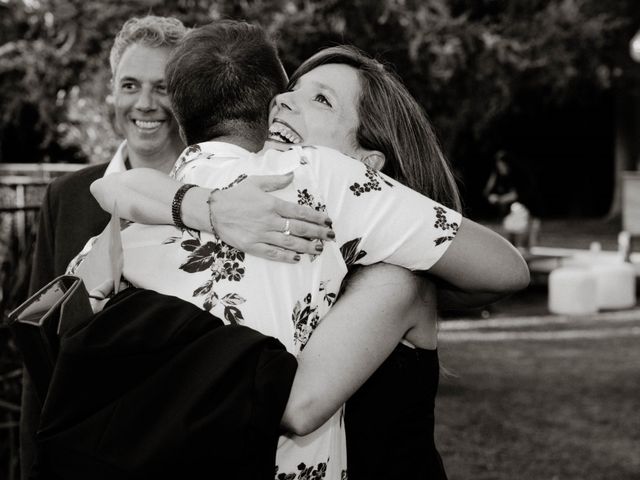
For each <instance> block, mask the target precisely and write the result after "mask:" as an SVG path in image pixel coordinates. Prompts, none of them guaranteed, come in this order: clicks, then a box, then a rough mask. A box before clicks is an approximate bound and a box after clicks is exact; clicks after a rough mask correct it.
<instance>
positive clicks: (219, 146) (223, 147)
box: [198, 141, 253, 157]
mask: <svg viewBox="0 0 640 480" xmlns="http://www.w3.org/2000/svg"><path fill="white" fill-rule="evenodd" d="M198 146H199V147H200V149H201V150H202V151H203V152H211V153H215V154H216V155H222V156H229V157H247V156H249V155H253V153H252V152H250V151H249V150H246V149H244V148H242V147H239V146H238V145H234V144H233V143H227V142H215V141H212V142H202V143H199V144H198Z"/></svg>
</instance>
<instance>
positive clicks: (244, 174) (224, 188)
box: [220, 173, 247, 190]
mask: <svg viewBox="0 0 640 480" xmlns="http://www.w3.org/2000/svg"><path fill="white" fill-rule="evenodd" d="M246 178H247V174H246V173H243V174H242V175H238V178H236V179H235V180H234V181H233V182H231V183H230V184H229V185H227V186H226V187H222V188H221V189H220V190H226V189H227V188H231V187H233V186H234V185H237V184H239V183H240V182H242V181H244V180H246Z"/></svg>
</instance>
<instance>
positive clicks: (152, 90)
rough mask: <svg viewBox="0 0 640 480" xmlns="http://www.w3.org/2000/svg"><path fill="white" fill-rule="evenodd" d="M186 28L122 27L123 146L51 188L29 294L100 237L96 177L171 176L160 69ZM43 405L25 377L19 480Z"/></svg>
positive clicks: (171, 133)
mask: <svg viewBox="0 0 640 480" xmlns="http://www.w3.org/2000/svg"><path fill="white" fill-rule="evenodd" d="M187 31H188V29H187V28H186V27H185V26H184V25H183V24H182V22H180V20H178V19H176V18H169V17H156V16H146V17H142V18H132V19H130V20H128V21H127V22H125V24H124V25H123V26H122V29H121V30H120V32H119V33H118V35H117V36H116V38H115V41H114V44H113V47H112V49H111V54H110V57H109V60H110V64H111V73H112V87H113V99H114V108H115V118H116V128H117V130H118V131H119V133H121V134H122V135H123V136H124V138H125V140H124V141H123V142H122V144H121V145H120V147H119V148H118V150H117V152H116V153H115V155H114V156H113V158H112V160H111V161H110V162H109V163H103V164H100V165H94V166H91V167H87V168H84V169H82V170H79V171H77V172H74V173H71V174H68V175H65V176H63V177H61V178H59V179H57V180H55V181H54V182H52V183H51V184H50V185H49V187H48V188H47V191H46V193H45V197H44V200H43V203H42V207H41V210H40V224H39V228H38V238H37V241H36V250H35V257H34V264H33V269H32V272H31V282H30V285H29V290H30V293H34V292H35V291H37V290H38V289H40V288H41V287H43V286H44V285H46V284H47V283H48V282H50V281H51V280H53V279H54V278H55V277H57V276H58V275H61V274H63V273H64V272H65V269H66V267H67V265H68V263H69V262H70V260H71V259H72V258H73V257H74V256H75V255H76V254H77V253H78V252H79V251H80V250H81V249H82V247H83V246H84V245H85V243H86V242H87V240H88V239H89V238H91V237H93V236H94V235H97V234H99V233H100V232H101V231H102V230H103V229H104V227H105V226H106V224H107V222H108V221H109V218H110V216H109V214H107V213H106V212H104V211H103V210H102V209H101V208H100V206H99V205H98V203H97V202H96V200H95V199H94V198H93V196H92V195H91V193H90V191H89V185H91V183H92V182H93V181H94V180H97V179H98V178H100V177H102V176H104V175H109V174H111V173H115V172H122V171H124V170H127V169H130V168H140V167H147V168H153V169H156V170H159V171H162V172H164V173H169V171H170V170H171V168H172V167H173V164H174V163H175V160H176V158H178V156H179V155H180V152H182V150H183V148H184V144H183V143H182V140H181V139H180V136H179V133H178V125H177V123H176V121H175V119H174V117H173V114H172V113H171V105H170V102H169V98H168V96H167V91H166V84H165V78H164V70H165V66H166V63H167V59H168V57H169V54H170V53H171V50H172V49H173V47H175V45H176V44H177V43H178V42H179V41H180V40H181V39H182V37H184V35H185V34H186V33H187ZM40 409H41V404H40V401H39V400H38V399H37V397H36V396H35V392H34V391H33V387H32V385H31V381H30V380H29V378H28V376H27V375H25V376H24V382H23V396H22V416H21V422H20V427H21V428H20V430H21V434H20V443H21V449H20V450H21V455H20V459H21V465H22V468H21V470H22V478H23V479H26V478H27V477H28V475H29V471H30V470H31V468H32V465H33V463H34V461H35V458H34V454H35V432H36V429H37V426H38V422H39V417H40Z"/></svg>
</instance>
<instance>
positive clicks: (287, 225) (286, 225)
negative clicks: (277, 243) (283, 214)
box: [282, 218, 291, 235]
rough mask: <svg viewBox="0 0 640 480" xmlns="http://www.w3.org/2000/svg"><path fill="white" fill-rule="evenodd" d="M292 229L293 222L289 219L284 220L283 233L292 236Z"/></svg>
mask: <svg viewBox="0 0 640 480" xmlns="http://www.w3.org/2000/svg"><path fill="white" fill-rule="evenodd" d="M290 227H291V222H290V221H289V219H288V218H286V219H285V220H284V228H283V229H282V233H284V234H285V235H291V230H290V229H289V228H290Z"/></svg>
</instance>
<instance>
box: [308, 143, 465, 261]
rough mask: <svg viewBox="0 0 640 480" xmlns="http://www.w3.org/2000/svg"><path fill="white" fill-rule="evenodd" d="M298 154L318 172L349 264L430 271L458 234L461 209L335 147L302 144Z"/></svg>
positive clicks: (323, 194) (321, 187)
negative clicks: (409, 186) (310, 146)
mask: <svg viewBox="0 0 640 480" xmlns="http://www.w3.org/2000/svg"><path fill="white" fill-rule="evenodd" d="M300 155H301V156H302V157H303V161H302V163H307V166H308V167H310V168H311V169H312V170H313V173H314V175H315V176H316V179H315V181H316V182H318V185H319V189H320V191H321V192H322V193H321V194H322V196H323V197H324V200H325V202H326V211H327V213H328V214H329V216H330V217H331V218H332V219H333V221H334V230H335V232H336V240H337V241H338V242H339V246H340V248H341V251H342V254H343V257H344V258H345V261H346V263H347V265H349V264H356V263H357V264H362V265H369V264H373V263H377V262H385V263H390V264H393V265H398V266H401V267H405V268H408V269H410V270H428V269H429V268H430V267H431V266H433V265H434V264H435V263H436V262H437V261H438V260H439V259H440V257H441V256H442V255H443V254H444V252H445V251H446V250H447V248H448V247H449V245H451V242H452V241H453V239H454V238H455V236H456V233H457V231H458V228H459V226H460V222H461V220H462V216H461V215H460V213H458V212H456V211H454V210H451V209H449V208H447V207H445V206H443V205H441V204H439V203H437V202H435V201H433V200H431V199H430V198H428V197H425V196H424V195H421V194H419V193H417V192H415V191H414V190H411V189H410V188H408V187H406V186H404V185H402V184H400V183H399V182H396V181H395V180H392V179H391V178H389V177H387V176H386V175H384V174H382V173H380V172H378V171H377V170H374V169H372V168H370V167H368V166H366V165H364V164H363V163H361V162H358V161H356V160H354V159H352V158H350V157H346V156H344V155H342V154H340V153H339V152H337V151H335V150H331V149H327V148H316V147H314V148H304V149H302V148H301V149H300Z"/></svg>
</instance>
